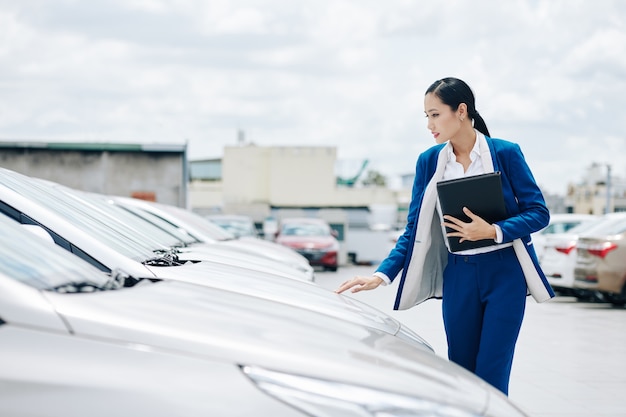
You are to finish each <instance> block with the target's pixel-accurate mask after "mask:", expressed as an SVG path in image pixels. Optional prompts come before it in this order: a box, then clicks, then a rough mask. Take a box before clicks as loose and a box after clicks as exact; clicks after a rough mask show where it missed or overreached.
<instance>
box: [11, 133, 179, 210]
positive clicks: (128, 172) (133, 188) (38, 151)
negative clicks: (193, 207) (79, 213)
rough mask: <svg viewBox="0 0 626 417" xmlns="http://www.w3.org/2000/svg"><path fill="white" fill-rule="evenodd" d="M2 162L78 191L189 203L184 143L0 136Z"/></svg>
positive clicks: (13, 168) (15, 169)
mask: <svg viewBox="0 0 626 417" xmlns="http://www.w3.org/2000/svg"><path fill="white" fill-rule="evenodd" d="M0 166H2V167H4V168H7V169H10V170H13V171H16V172H19V173H22V174H25V175H28V176H31V177H37V178H43V179H47V180H50V181H54V182H57V183H60V184H63V185H66V186H68V187H71V188H76V189H79V190H84V191H89V192H95V193H101V194H111V195H120V196H129V197H137V198H142V199H146V200H153V201H158V202H160V203H164V204H171V205H175V206H179V207H188V198H187V193H188V190H187V184H188V174H187V171H188V163H187V145H186V144H183V145H168V144H123V143H47V142H15V141H0Z"/></svg>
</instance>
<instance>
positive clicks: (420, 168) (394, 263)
mask: <svg viewBox="0 0 626 417" xmlns="http://www.w3.org/2000/svg"><path fill="white" fill-rule="evenodd" d="M425 159H426V157H425V156H424V154H421V155H420V156H419V157H418V159H417V163H416V166H415V179H414V181H413V189H412V192H411V203H410V204H409V212H408V215H407V224H406V228H405V229H404V233H403V234H402V235H401V236H400V237H399V238H398V241H397V242H396V246H395V247H394V248H393V249H392V250H391V252H389V255H388V256H387V257H386V258H385V259H384V260H383V261H382V262H381V264H380V265H379V266H378V268H377V269H376V272H382V273H383V274H385V275H387V277H389V279H390V280H391V281H393V280H394V278H395V277H396V276H397V275H398V274H399V273H400V271H401V270H402V269H403V268H404V266H405V264H406V260H407V253H408V252H409V251H411V250H412V249H413V245H412V242H413V240H414V239H415V227H416V225H417V217H418V215H419V210H420V207H421V205H422V199H423V197H424V190H425V188H426V185H427V184H428V181H429V180H430V175H428V172H427V171H428V170H427V165H428V164H427V163H426V162H425Z"/></svg>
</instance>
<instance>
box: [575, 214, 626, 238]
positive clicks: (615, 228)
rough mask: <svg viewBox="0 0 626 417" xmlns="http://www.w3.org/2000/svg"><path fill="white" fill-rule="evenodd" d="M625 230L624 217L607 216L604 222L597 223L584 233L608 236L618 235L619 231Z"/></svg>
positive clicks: (625, 219)
mask: <svg viewBox="0 0 626 417" xmlns="http://www.w3.org/2000/svg"><path fill="white" fill-rule="evenodd" d="M625 231H626V218H624V217H621V218H619V217H616V218H610V217H609V218H607V219H606V220H605V221H604V222H602V223H601V224H599V225H598V226H597V227H595V228H593V230H591V231H589V232H587V233H585V234H584V235H585V236H601V237H604V236H609V235H619V234H620V233H624V232H625Z"/></svg>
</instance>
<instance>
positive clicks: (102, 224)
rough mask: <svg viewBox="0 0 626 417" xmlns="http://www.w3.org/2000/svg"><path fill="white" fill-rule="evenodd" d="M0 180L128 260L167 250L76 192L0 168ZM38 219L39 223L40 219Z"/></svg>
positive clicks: (140, 258) (148, 257)
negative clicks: (89, 202)
mask: <svg viewBox="0 0 626 417" xmlns="http://www.w3.org/2000/svg"><path fill="white" fill-rule="evenodd" d="M0 182H1V183H2V184H4V185H5V186H7V187H9V188H11V189H13V190H15V191H16V192H18V193H20V194H21V195H23V196H25V197H27V198H29V199H30V200H31V201H34V202H36V203H38V204H40V205H42V206H45V207H46V208H47V209H49V210H51V211H53V212H54V213H56V214H58V215H59V216H61V217H63V218H65V219H66V220H68V221H69V222H71V223H72V224H74V225H75V226H76V227H79V228H80V229H82V230H83V231H84V232H85V233H89V234H90V235H91V236H93V237H94V238H95V239H98V240H99V241H101V242H102V243H104V244H106V245H107V246H109V247H111V248H112V249H114V250H115V251H117V252H119V253H121V254H123V255H125V256H128V257H129V258H131V259H134V260H137V261H139V262H142V261H144V260H146V259H150V258H152V257H153V256H154V251H155V250H167V249H168V247H167V246H165V245H163V244H160V243H159V242H157V241H155V240H151V239H149V238H148V237H147V236H142V235H140V234H139V233H138V232H137V231H136V230H132V229H129V226H127V225H126V224H125V223H123V222H122V221H120V220H119V218H116V216H114V215H112V214H111V213H110V212H109V213H108V214H107V213H106V212H105V211H103V210H102V208H97V207H96V206H94V204H88V203H87V202H86V201H85V200H84V198H78V194H77V193H78V191H74V190H71V189H69V188H67V187H63V186H61V185H59V184H54V183H48V182H46V181H43V180H38V179H34V178H29V177H26V176H23V175H20V174H17V173H13V172H10V171H7V170H0ZM84 194H85V193H84ZM60 196H62V197H61V198H60ZM83 197H86V195H85V196H83ZM39 221H41V222H42V223H43V220H41V219H39Z"/></svg>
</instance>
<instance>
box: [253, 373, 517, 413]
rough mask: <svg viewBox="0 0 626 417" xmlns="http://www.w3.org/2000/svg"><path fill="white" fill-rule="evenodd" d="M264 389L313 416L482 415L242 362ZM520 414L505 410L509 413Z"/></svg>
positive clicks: (454, 407)
mask: <svg viewBox="0 0 626 417" xmlns="http://www.w3.org/2000/svg"><path fill="white" fill-rule="evenodd" d="M242 370H243V372H244V374H245V375H247V376H248V377H249V378H250V379H251V380H252V381H253V382H254V383H255V384H256V385H257V386H258V387H259V388H260V389H261V390H262V391H264V392H266V393H267V394H269V395H271V396H273V397H275V398H277V399H279V400H281V401H283V402H285V403H287V404H289V405H291V406H293V407H295V408H297V409H298V410H301V411H303V412H304V413H306V414H308V415H311V416H314V417H330V416H333V417H427V416H428V417H432V416H436V417H479V416H480V415H481V414H477V413H475V412H472V411H468V410H464V409H462V408H460V406H454V405H450V404H440V403H437V402H435V401H432V400H426V399H421V398H416V397H409V396H406V395H402V394H395V393H391V392H384V391H378V390H375V389H371V388H366V387H360V386H356V385H350V384H345V383H341V382H333V381H326V380H321V379H316V378H309V377H303V376H298V375H291V374H286V373H282V372H275V371H268V370H266V369H262V368H258V367H254V366H243V367H242ZM510 415H513V416H515V415H517V414H502V416H510Z"/></svg>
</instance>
